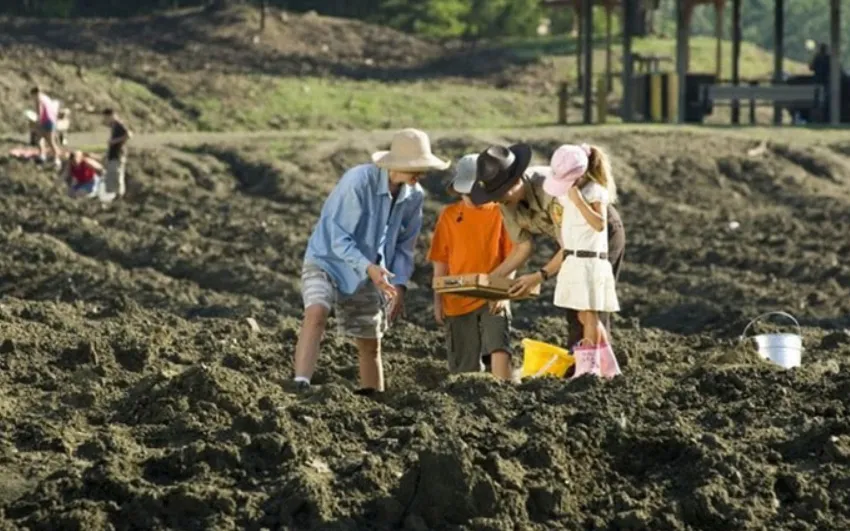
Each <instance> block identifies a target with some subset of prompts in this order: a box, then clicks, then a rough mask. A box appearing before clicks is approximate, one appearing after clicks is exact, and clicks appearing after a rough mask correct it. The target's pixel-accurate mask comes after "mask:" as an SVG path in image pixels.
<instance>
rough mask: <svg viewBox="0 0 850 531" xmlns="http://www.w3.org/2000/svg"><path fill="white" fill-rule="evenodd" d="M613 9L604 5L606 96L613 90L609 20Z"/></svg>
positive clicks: (611, 44)
mask: <svg viewBox="0 0 850 531" xmlns="http://www.w3.org/2000/svg"><path fill="white" fill-rule="evenodd" d="M613 10H614V8H613V7H612V6H611V4H607V3H606V4H605V91H606V94H610V93H611V91H612V90H614V80H613V78H612V76H611V66H612V65H611V47H612V46H613V43H612V40H613V38H612V34H611V32H612V31H613V30H612V28H611V18H612V13H611V12H612V11H613Z"/></svg>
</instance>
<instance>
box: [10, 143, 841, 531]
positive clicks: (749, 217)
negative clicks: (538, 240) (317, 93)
mask: <svg viewBox="0 0 850 531" xmlns="http://www.w3.org/2000/svg"><path fill="white" fill-rule="evenodd" d="M585 131H591V130H585ZM436 136H437V138H436V139H435V151H436V152H438V153H440V154H444V155H450V156H453V157H455V156H457V155H460V154H462V153H464V152H466V151H468V150H475V151H477V150H479V149H481V148H482V147H483V146H484V145H485V144H486V142H488V141H491V140H499V139H502V140H504V141H511V140H518V139H521V138H523V139H525V140H528V141H530V142H532V144H533V146H534V148H535V150H536V153H537V157H538V158H539V159H540V160H541V161H542V160H544V158H545V157H548V155H549V154H550V153H551V151H552V149H553V148H554V147H555V146H556V145H557V144H558V143H559V140H560V139H559V138H558V137H556V136H554V135H552V134H551V133H550V132H543V133H540V132H538V133H523V134H522V135H521V134H505V135H504V136H503V137H498V136H496V135H495V134H494V135H489V134H483V133H481V134H468V135H463V136H457V135H455V136H446V135H436ZM388 138H389V136H388V135H386V134H370V135H364V134H359V135H356V136H355V135H339V136H337V135H330V134H328V135H325V136H323V137H321V138H317V137H299V136H291V137H287V138H279V139H276V140H263V141H254V142H253V143H252V144H243V145H238V144H235V143H215V144H206V145H194V146H188V147H185V146H184V147H181V148H177V147H173V146H171V147H170V146H166V145H161V146H158V147H153V146H150V147H145V148H140V147H139V148H136V149H135V151H133V153H132V159H131V164H130V170H129V183H128V186H129V194H130V196H129V198H128V199H127V201H126V202H124V203H122V204H116V205H113V206H111V207H109V208H102V207H101V206H100V205H98V204H95V203H91V202H74V201H72V200H70V199H67V198H65V197H63V196H62V194H61V191H60V190H59V188H58V186H57V185H55V184H53V183H52V182H51V180H50V176H49V175H47V174H46V173H44V172H42V171H40V170H37V169H35V168H34V167H33V166H32V165H29V164H24V163H20V162H16V161H8V160H6V161H3V162H0V189H2V190H3V194H2V195H0V467H2V472H3V473H2V474H0V529H2V530H6V529H10V530H11V529H19V528H23V529H39V530H57V529H68V530H73V529H80V530H99V529H115V530H131V529H181V530H183V529H186V530H189V529H249V530H260V529H298V530H306V529H323V530H328V529H331V530H332V529H339V530H343V529H345V530H348V529H351V530H353V529H409V530H427V529H458V530H462V529H468V530H473V529H474V530H512V529H539V530H541V531H542V530H550V529H575V530H583V529H612V530H613V529H634V530H640V529H655V530H686V529H706V530H709V529H711V530H716V529H753V530H755V529H774V530H812V531H815V530H819V531H821V530H843V529H848V528H850V494H848V493H850V467H848V465H850V422H848V418H847V416H848V408H850V375H848V374H849V373H848V369H850V365H849V364H848V361H847V357H846V356H847V354H848V353H850V333H848V332H845V331H844V327H845V326H847V325H848V317H847V316H848V315H849V314H850V302H848V300H850V299H848V295H850V289H849V288H850V266H848V265H847V264H846V263H845V261H844V258H845V257H846V256H847V255H848V251H850V244H848V241H847V231H848V229H850V216H849V215H848V211H850V183H848V182H847V180H848V177H847V176H848V175H850V171H848V170H850V159H848V156H850V142H844V141H840V142H837V141H836V140H830V139H829V137H826V136H823V137H822V138H824V139H826V140H827V142H822V141H820V139H819V138H820V137H819V136H818V135H809V136H808V137H806V140H805V141H802V140H801V141H799V142H798V143H795V144H770V145H768V146H767V148H766V150H765V152H764V153H762V154H755V155H753V156H750V155H748V154H747V151H748V150H749V149H751V148H754V147H755V146H757V144H758V140H759V139H758V138H755V137H754V138H752V139H750V140H747V139H742V135H741V134H735V135H733V134H731V133H730V134H727V133H723V132H717V131H715V132H708V131H706V132H692V131H685V130H680V131H676V132H662V131H656V132H652V131H644V132H625V133H624V132H616V131H612V130H601V131H599V130H597V131H596V132H592V131H591V132H590V133H589V134H588V139H589V140H591V141H593V142H595V143H598V144H600V145H603V146H605V147H608V148H609V149H610V150H611V151H612V152H613V153H614V154H615V158H614V160H615V169H616V173H617V176H618V179H619V185H620V188H621V191H622V195H621V202H622V205H621V212H622V214H623V217H624V220H625V223H626V230H627V234H628V245H627V251H626V258H627V262H626V266H625V269H624V271H623V274H622V277H621V282H620V284H619V294H620V297H621V301H622V305H623V311H622V313H621V315H619V316H618V317H617V319H616V321H615V330H614V340H615V348H616V351H617V353H618V354H619V356H620V359H621V361H622V363H623V365H624V373H625V374H624V376H623V377H621V378H619V379H617V380H615V381H613V382H610V383H605V382H598V381H595V380H593V379H590V378H586V379H580V380H578V381H574V382H564V381H552V380H537V381H529V382H525V383H523V384H521V385H519V386H511V385H502V384H498V383H496V382H494V381H492V380H490V379H489V378H487V377H476V376H466V377H461V378H447V374H446V369H445V361H444V354H443V346H442V334H441V332H440V331H439V330H438V329H437V327H436V326H435V325H434V324H433V322H432V320H431V318H430V315H431V314H430V308H429V301H430V299H431V292H430V290H429V289H428V287H427V286H428V283H429V281H430V270H429V267H428V266H427V265H426V264H425V262H424V261H423V260H422V257H423V256H424V251H425V250H426V249H427V245H428V240H429V237H430V228H431V227H432V226H433V222H434V220H435V217H436V215H437V213H438V211H439V208H440V207H441V205H442V203H443V201H445V199H446V198H445V197H444V196H443V195H442V194H441V193H440V192H439V190H440V189H441V186H440V184H439V182H438V181H439V179H440V177H441V176H439V175H434V176H433V177H431V179H430V180H429V182H427V183H426V184H427V187H428V188H429V189H430V191H431V193H430V195H429V199H428V202H427V205H426V217H427V222H426V226H427V227H428V229H427V230H426V232H425V233H424V234H423V236H422V237H421V239H420V243H419V249H420V251H421V253H420V256H419V262H418V263H419V266H420V267H419V268H418V270H417V273H416V275H415V286H413V289H412V290H411V291H410V293H409V297H408V304H407V320H406V321H404V322H402V323H400V324H399V325H398V326H396V327H395V328H394V329H393V331H392V332H391V335H390V336H389V338H388V339H387V341H386V343H385V344H386V347H385V350H386V361H385V363H386V370H387V380H388V382H387V383H388V392H387V393H386V395H385V396H383V397H381V398H379V399H377V400H372V399H367V398H362V397H358V396H355V395H353V394H352V390H353V389H354V379H355V378H356V374H357V368H356V354H355V351H354V350H353V347H352V346H351V345H349V344H347V343H346V342H344V341H343V340H342V339H341V338H339V337H337V336H336V335H335V334H334V333H333V332H331V333H330V334H329V335H328V336H327V338H326V341H325V342H324V346H323V359H322V362H321V370H320V372H319V374H318V375H317V378H316V380H317V382H318V383H320V384H321V385H319V386H317V388H316V389H315V390H313V391H311V392H310V393H308V394H306V395H291V394H287V393H286V392H284V391H283V389H282V387H281V383H282V382H284V381H286V380H287V379H288V378H290V377H291V355H292V350H293V348H294V345H295V340H296V335H297V332H298V325H299V322H298V320H299V316H300V295H299V280H298V271H299V266H300V263H301V257H302V253H303V250H304V245H305V242H306V239H307V237H308V235H309V232H310V229H311V227H312V224H313V223H314V221H315V219H316V216H317V214H318V212H319V209H320V207H321V202H322V200H323V198H324V196H325V195H326V193H327V192H328V191H329V190H330V189H331V188H332V186H333V185H334V183H335V180H336V179H337V178H338V176H339V175H340V173H341V171H343V170H344V169H345V168H347V167H348V166H350V165H353V164H356V163H359V162H362V161H364V160H366V159H367V157H368V153H369V152H370V151H371V150H373V149H376V148H383V147H384V146H385V145H386V142H387V140H388ZM801 138H802V137H801ZM732 221H736V222H738V223H739V224H740V226H739V227H738V228H737V229H733V228H732V227H733V226H734V225H731V226H730V222H732ZM541 249H542V250H541V251H540V252H539V253H538V255H537V257H536V260H537V263H539V262H540V261H541V260H542V259H543V258H544V257H545V256H546V255H548V254H549V253H550V252H551V251H552V248H551V247H550V246H549V245H548V244H547V245H545V246H542V247H541ZM552 289H553V286H552V285H551V283H550V285H548V286H547V288H546V289H545V291H544V294H543V296H542V297H541V298H540V300H538V301H534V302H524V303H521V304H519V305H517V306H515V309H514V311H515V314H516V320H515V337H516V339H517V341H518V340H519V339H521V338H522V337H533V338H537V339H541V340H544V341H552V342H560V341H561V340H563V339H564V337H565V335H566V334H565V331H566V328H565V327H566V322H565V319H564V318H563V316H562V313H561V312H560V311H559V310H557V309H555V308H554V307H553V305H552V304H551V302H550V301H551V298H552ZM769 310H785V311H789V312H791V313H793V314H794V315H796V316H797V317H798V318H799V319H800V321H801V323H802V324H803V333H804V343H805V347H806V351H805V355H804V359H803V367H802V368H800V369H798V370H793V371H783V370H780V369H777V368H774V367H773V366H771V365H769V364H767V363H765V362H761V361H760V360H759V359H758V358H757V356H755V355H754V353H753V352H752V351H750V350H748V349H747V348H744V347H741V346H739V344H738V342H737V337H738V335H739V334H740V333H741V332H742V330H743V328H744V326H745V325H746V324H747V322H748V321H749V320H750V319H751V318H753V317H755V316H756V315H758V314H759V313H761V312H763V311H769ZM247 318H253V319H255V320H256V322H257V323H258V324H259V331H253V330H252V327H251V326H250V324H249V322H248V321H247Z"/></svg>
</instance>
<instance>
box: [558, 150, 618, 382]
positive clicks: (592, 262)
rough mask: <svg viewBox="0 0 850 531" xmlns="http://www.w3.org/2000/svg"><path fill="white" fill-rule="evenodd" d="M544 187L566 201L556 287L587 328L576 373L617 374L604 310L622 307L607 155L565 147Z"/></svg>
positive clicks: (562, 304) (562, 303)
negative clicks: (613, 256) (612, 244)
mask: <svg viewBox="0 0 850 531" xmlns="http://www.w3.org/2000/svg"><path fill="white" fill-rule="evenodd" d="M551 168H552V174H551V175H550V176H549V177H547V178H546V180H545V181H544V182H543V188H544V190H545V191H546V192H547V193H548V194H550V195H552V196H554V197H556V198H557V200H558V201H559V202H560V203H561V204H562V205H563V207H564V213H563V218H562V221H561V244H562V252H563V256H564V260H563V262H562V264H561V269H560V270H559V272H558V283H557V285H556V287H555V301H554V303H555V305H556V306H559V307H561V308H567V309H571V310H576V311H577V312H578V318H579V321H580V322H581V324H582V328H583V337H582V343H583V344H584V348H582V347H581V346H579V347H577V348H576V349H575V352H574V353H575V356H576V371H575V376H579V375H581V374H584V373H588V372H590V373H594V374H596V375H600V376H606V377H612V376H615V375H617V374H619V372H620V370H619V366H618V364H617V361H616V357H614V353H613V351H612V350H611V346H610V338H609V337H608V332H607V330H606V329H605V327H604V326H603V324H602V322H601V321H600V319H599V314H600V312H617V311H620V303H619V301H618V300H617V291H616V289H615V280H614V272H613V269H612V267H611V263H610V262H609V261H608V220H607V210H608V205H609V204H610V203H613V202H615V201H616V199H617V187H616V184H615V183H614V177H613V175H612V174H611V165H610V162H609V161H608V157H607V156H606V155H605V153H604V152H603V151H602V150H601V149H600V148H598V147H595V146H588V145H587V144H583V145H581V146H576V145H569V144H566V145H563V146H561V147H559V148H558V149H557V150H555V153H554V154H553V155H552V160H551Z"/></svg>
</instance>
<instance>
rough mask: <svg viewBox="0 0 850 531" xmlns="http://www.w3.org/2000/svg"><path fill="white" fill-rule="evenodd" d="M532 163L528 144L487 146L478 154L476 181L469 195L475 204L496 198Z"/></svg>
mask: <svg viewBox="0 0 850 531" xmlns="http://www.w3.org/2000/svg"><path fill="white" fill-rule="evenodd" d="M530 162H531V146H529V145H528V144H514V145H512V146H510V147H504V146H490V147H488V148H487V149H485V150H484V151H482V152H481V154H480V155H478V165H477V171H476V176H475V184H474V185H473V186H472V191H471V192H470V193H469V198H470V199H471V200H472V202H473V203H475V204H476V205H483V204H485V203H490V202H492V201H498V200H499V199H501V198H502V196H504V195H505V193H507V191H508V190H510V189H511V188H512V187H513V186H514V185H515V184H516V183H517V181H518V180H519V179H520V177H522V174H523V173H525V170H526V169H527V168H528V164H529V163H530Z"/></svg>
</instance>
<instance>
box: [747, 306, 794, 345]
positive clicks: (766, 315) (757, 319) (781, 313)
mask: <svg viewBox="0 0 850 531" xmlns="http://www.w3.org/2000/svg"><path fill="white" fill-rule="evenodd" d="M770 315H781V316H782V317H787V318H788V319H791V320H792V321H794V325H795V326H796V327H797V335H798V336H801V337H802V335H803V329H802V328H800V323H798V322H797V319H795V318H794V316H793V315H791V314H790V313H787V312H766V313H763V314H761V315H759V316H758V317H756V318H755V319H753V320H752V321H750V322H749V323H748V324H747V326H746V327H745V328H744V331H743V332H741V339H742V340H743V339H746V337H747V330H749V329H750V327H751V326H753V325H754V324H756V323H757V322H758V321H759V320H761V319H762V318H764V317H768V316H770Z"/></svg>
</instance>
